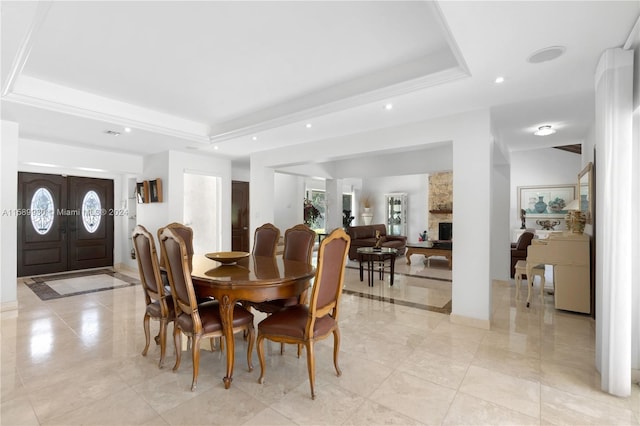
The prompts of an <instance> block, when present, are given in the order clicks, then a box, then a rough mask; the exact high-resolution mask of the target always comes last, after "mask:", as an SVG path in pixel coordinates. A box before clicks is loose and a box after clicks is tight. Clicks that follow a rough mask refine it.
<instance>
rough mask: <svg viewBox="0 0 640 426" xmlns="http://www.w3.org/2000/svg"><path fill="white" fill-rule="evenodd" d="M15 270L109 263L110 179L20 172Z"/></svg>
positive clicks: (39, 271)
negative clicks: (16, 264)
mask: <svg viewBox="0 0 640 426" xmlns="http://www.w3.org/2000/svg"><path fill="white" fill-rule="evenodd" d="M18 207H19V209H18V212H19V213H24V214H20V215H19V216H18V276H26V275H38V274H48V273H53V272H62V271H68V270H75V269H86V268H97V267H102V266H112V265H113V217H114V213H116V212H114V209H113V181H112V180H109V179H92V178H83V177H75V176H72V177H66V176H58V175H48V174H41V173H18Z"/></svg>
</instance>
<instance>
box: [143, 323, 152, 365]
mask: <svg viewBox="0 0 640 426" xmlns="http://www.w3.org/2000/svg"><path fill="white" fill-rule="evenodd" d="M142 327H143V328H144V338H145V342H146V343H145V345H144V349H143V350H142V355H143V356H147V351H148V350H149V342H150V339H151V337H150V335H149V314H147V313H145V314H144V318H143V319H142Z"/></svg>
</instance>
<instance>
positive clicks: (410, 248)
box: [407, 241, 453, 269]
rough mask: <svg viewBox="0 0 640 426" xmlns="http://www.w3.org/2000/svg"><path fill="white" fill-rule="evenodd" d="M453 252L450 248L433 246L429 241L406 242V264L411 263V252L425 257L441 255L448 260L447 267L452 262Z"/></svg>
mask: <svg viewBox="0 0 640 426" xmlns="http://www.w3.org/2000/svg"><path fill="white" fill-rule="evenodd" d="M452 253H453V252H452V251H451V248H443V247H434V246H433V243H432V242H430V241H421V242H418V243H407V265H411V255H412V254H423V255H424V257H425V258H429V257H431V256H443V257H446V258H447V260H448V261H449V269H451V265H452V263H453V254H452Z"/></svg>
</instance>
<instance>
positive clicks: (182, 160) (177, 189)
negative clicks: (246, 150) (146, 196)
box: [166, 151, 231, 250]
mask: <svg viewBox="0 0 640 426" xmlns="http://www.w3.org/2000/svg"><path fill="white" fill-rule="evenodd" d="M185 172H190V173H197V174H202V175H206V176H216V177H219V178H220V182H221V183H220V206H219V208H220V212H219V213H220V216H219V217H220V236H219V240H218V245H219V246H220V248H221V250H231V161H230V160H229V159H226V158H222V157H215V156H208V155H197V154H191V153H185V152H178V151H170V153H169V172H168V176H169V177H168V179H169V183H168V188H169V189H168V192H167V193H166V195H167V204H168V206H169V211H168V217H167V223H169V222H183V221H184V200H183V191H184V173H185Z"/></svg>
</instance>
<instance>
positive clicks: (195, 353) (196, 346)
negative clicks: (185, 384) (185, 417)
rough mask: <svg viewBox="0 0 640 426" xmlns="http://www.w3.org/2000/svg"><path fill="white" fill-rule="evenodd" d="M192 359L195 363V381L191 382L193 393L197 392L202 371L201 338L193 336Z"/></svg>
mask: <svg viewBox="0 0 640 426" xmlns="http://www.w3.org/2000/svg"><path fill="white" fill-rule="evenodd" d="M191 359H192V362H193V380H192V381H191V392H193V391H195V390H196V385H197V384H198V372H199V370H200V336H199V335H195V336H193V344H192V345H191Z"/></svg>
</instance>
